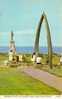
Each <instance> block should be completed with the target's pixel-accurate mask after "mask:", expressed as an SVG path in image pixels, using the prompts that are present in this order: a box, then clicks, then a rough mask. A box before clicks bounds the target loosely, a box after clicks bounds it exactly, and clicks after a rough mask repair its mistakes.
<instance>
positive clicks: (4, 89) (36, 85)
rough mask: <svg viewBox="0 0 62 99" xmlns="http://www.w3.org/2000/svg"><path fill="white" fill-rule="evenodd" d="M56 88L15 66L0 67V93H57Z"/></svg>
mask: <svg viewBox="0 0 62 99" xmlns="http://www.w3.org/2000/svg"><path fill="white" fill-rule="evenodd" d="M58 94H61V93H60V92H59V91H57V90H56V89H54V88H52V87H49V86H47V85H45V84H44V83H42V82H40V81H38V80H36V79H33V78H32V77H30V76H28V75H26V74H24V73H23V72H22V71H21V70H20V69H17V68H10V67H9V68H5V67H4V68H3V67H1V68H0V95H58Z"/></svg>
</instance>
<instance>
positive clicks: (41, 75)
mask: <svg viewBox="0 0 62 99" xmlns="http://www.w3.org/2000/svg"><path fill="white" fill-rule="evenodd" d="M22 71H23V72H25V73H26V74H28V75H29V76H32V77H33V78H35V79H38V80H40V81H42V82H44V83H45V84H47V85H49V86H51V87H54V88H56V89H58V90H59V91H61V92H62V77H57V76H54V75H52V74H50V73H48V72H45V71H42V70H39V69H35V68H32V67H26V68H23V69H22Z"/></svg>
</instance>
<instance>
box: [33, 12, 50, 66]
mask: <svg viewBox="0 0 62 99" xmlns="http://www.w3.org/2000/svg"><path fill="white" fill-rule="evenodd" d="M43 20H44V22H45V28H46V33H47V45H48V61H49V66H50V68H52V42H51V35H50V29H49V24H48V20H47V17H46V15H45V13H43V14H42V16H41V18H40V21H39V24H38V28H37V31H36V38H35V44H34V52H35V54H36V55H38V54H39V38H40V31H41V27H42V23H43Z"/></svg>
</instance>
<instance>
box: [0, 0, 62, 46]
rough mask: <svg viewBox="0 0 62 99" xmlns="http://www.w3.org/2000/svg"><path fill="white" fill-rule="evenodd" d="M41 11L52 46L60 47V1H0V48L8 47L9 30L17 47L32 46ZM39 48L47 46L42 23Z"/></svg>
mask: <svg viewBox="0 0 62 99" xmlns="http://www.w3.org/2000/svg"><path fill="white" fill-rule="evenodd" d="M43 11H44V12H45V13H46V15H47V19H48V23H49V26H50V31H51V38H52V45H53V46H62V37H61V36H62V0H0V46H8V44H9V35H10V31H11V30H13V31H14V36H15V37H14V39H15V43H16V45H17V46H34V39H35V33H36V29H37V26H38V22H39V20H40V17H41V15H42V13H43ZM40 46H47V40H46V29H45V27H44V23H43V26H42V29H41V35H40Z"/></svg>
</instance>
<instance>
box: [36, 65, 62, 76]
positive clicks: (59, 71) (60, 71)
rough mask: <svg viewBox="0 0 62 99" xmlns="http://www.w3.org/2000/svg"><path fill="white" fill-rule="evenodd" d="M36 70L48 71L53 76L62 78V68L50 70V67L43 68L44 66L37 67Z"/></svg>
mask: <svg viewBox="0 0 62 99" xmlns="http://www.w3.org/2000/svg"><path fill="white" fill-rule="evenodd" d="M36 68H38V69H41V70H44V71H47V72H49V73H51V74H53V75H56V76H58V77H62V66H61V67H54V66H53V69H50V67H49V66H42V65H39V66H38V65H37V66H36Z"/></svg>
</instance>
